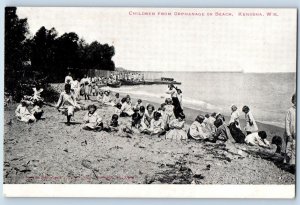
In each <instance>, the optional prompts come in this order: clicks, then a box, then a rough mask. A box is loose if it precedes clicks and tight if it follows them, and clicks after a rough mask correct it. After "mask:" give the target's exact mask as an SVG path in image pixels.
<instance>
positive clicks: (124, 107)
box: [121, 102, 134, 116]
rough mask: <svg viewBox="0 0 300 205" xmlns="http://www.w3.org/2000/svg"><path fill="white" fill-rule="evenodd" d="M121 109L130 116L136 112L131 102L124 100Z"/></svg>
mask: <svg viewBox="0 0 300 205" xmlns="http://www.w3.org/2000/svg"><path fill="white" fill-rule="evenodd" d="M121 111H122V112H124V113H126V114H127V115H129V116H131V115H133V113H134V112H133V110H132V108H131V103H127V102H124V103H123V104H122V107H121Z"/></svg>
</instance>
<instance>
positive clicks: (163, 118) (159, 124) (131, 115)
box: [15, 76, 295, 155]
mask: <svg viewBox="0 0 300 205" xmlns="http://www.w3.org/2000/svg"><path fill="white" fill-rule="evenodd" d="M81 81H82V82H83V81H85V80H84V79H83V80H81ZM83 84H86V83H85V82H83ZM87 85H88V84H87ZM78 86H80V83H76V82H75V83H74V81H73V80H72V79H71V78H69V77H68V76H67V77H66V81H65V90H64V91H63V92H62V93H61V94H60V97H59V100H58V102H57V104H56V108H57V109H58V110H59V111H61V112H62V113H63V114H64V115H66V116H67V125H70V121H71V117H72V116H74V112H75V111H77V110H82V109H84V107H83V106H82V105H80V104H78V100H79V98H80V92H79V90H78ZM178 90H179V89H177V88H176V89H175V88H174V86H173V87H172V86H169V90H168V91H167V92H166V93H167V94H170V97H169V98H166V99H165V102H164V103H162V104H161V105H160V107H159V108H157V109H155V107H154V106H153V105H152V104H146V105H144V104H143V102H142V100H141V99H139V100H138V101H137V102H136V104H132V100H131V98H130V96H129V95H127V96H125V97H124V98H121V97H120V95H119V93H116V94H115V95H112V94H111V92H110V91H109V90H106V91H103V90H101V89H99V90H98V91H97V97H96V99H97V102H98V105H99V106H100V107H101V106H111V107H114V109H115V110H114V113H113V114H112V116H111V120H110V121H108V122H104V121H103V119H102V117H101V115H100V114H99V113H98V112H97V106H96V105H90V106H88V108H87V112H86V114H85V116H84V119H83V121H84V125H83V127H82V128H83V129H85V130H93V131H106V132H118V134H119V135H121V136H127V137H130V136H131V134H132V133H133V132H139V133H143V134H146V135H151V136H164V137H165V138H166V139H174V140H187V139H194V140H200V141H204V142H205V141H210V142H216V141H223V142H226V141H232V142H235V143H246V144H247V145H250V146H260V147H263V148H270V142H268V141H267V140H266V138H267V134H266V132H265V131H259V130H258V127H257V124H256V121H255V119H254V117H253V114H252V112H251V111H250V108H249V107H248V106H244V107H243V108H242V111H243V112H244V113H245V120H246V126H245V128H244V129H245V132H246V135H245V134H244V133H243V131H242V129H241V125H240V121H239V118H240V116H239V112H238V108H237V106H235V105H233V106H232V107H231V111H232V112H231V117H230V120H229V122H228V124H227V123H226V122H225V117H224V116H223V115H222V114H220V113H212V114H210V115H209V114H206V115H198V116H197V117H196V119H195V121H194V122H193V123H192V124H191V125H190V127H189V128H188V129H186V126H185V115H184V113H183V109H182V95H181V97H179V96H180V94H181V93H182V92H181V91H180V92H178ZM33 91H34V94H33V97H32V99H31V100H32V101H31V102H32V103H31V104H33V106H34V107H33V108H32V109H31V111H29V110H28V106H29V105H30V103H29V102H28V101H27V100H25V99H23V100H22V101H21V104H20V105H19V106H18V107H17V109H16V112H15V113H16V116H17V118H18V119H19V120H20V121H23V122H34V121H36V120H38V119H41V116H42V114H43V110H42V104H43V101H42V99H41V97H40V94H41V92H42V91H43V90H41V89H37V88H34V89H33ZM83 95H84V97H85V99H89V98H88V97H87V96H86V92H84V93H83ZM292 101H293V104H294V105H295V97H293V100H292ZM120 117H123V118H128V120H125V121H126V122H128V123H123V124H120V123H119V118H120ZM291 118H293V119H291ZM289 120H290V121H291V120H294V121H295V106H294V107H292V108H291V111H289ZM287 123H290V124H293V123H295V122H287ZM293 126H294V127H292V128H291V129H292V131H289V133H287V134H286V135H287V138H288V140H289V141H288V142H290V143H289V144H290V146H288V148H289V149H290V150H292V151H290V153H292V154H293V153H294V155H295V151H294V150H295V125H293ZM291 129H290V130H291ZM291 133H292V134H291ZM279 138H280V137H278V136H275V137H274V138H273V140H272V143H274V144H276V145H277V147H280V148H281V146H282V141H280V140H279ZM276 152H281V150H280V149H277V151H276Z"/></svg>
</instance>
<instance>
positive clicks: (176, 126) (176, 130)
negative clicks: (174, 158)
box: [166, 119, 187, 140]
mask: <svg viewBox="0 0 300 205" xmlns="http://www.w3.org/2000/svg"><path fill="white" fill-rule="evenodd" d="M184 123H185V122H184V121H179V120H178V119H174V120H172V121H171V122H170V130H169V131H168V132H167V134H166V139H173V140H186V139H187V134H186V132H185V130H184Z"/></svg>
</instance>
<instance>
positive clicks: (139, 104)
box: [133, 99, 143, 110]
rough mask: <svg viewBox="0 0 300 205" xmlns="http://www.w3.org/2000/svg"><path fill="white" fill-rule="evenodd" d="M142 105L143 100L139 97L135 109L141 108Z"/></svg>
mask: <svg viewBox="0 0 300 205" xmlns="http://www.w3.org/2000/svg"><path fill="white" fill-rule="evenodd" d="M141 106H143V104H142V100H141V99H138V101H137V103H136V104H135V105H134V106H133V109H137V110H139V109H140V107H141Z"/></svg>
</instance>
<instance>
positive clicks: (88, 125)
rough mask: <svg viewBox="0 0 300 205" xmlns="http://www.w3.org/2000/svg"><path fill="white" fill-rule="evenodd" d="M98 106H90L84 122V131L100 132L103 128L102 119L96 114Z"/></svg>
mask: <svg viewBox="0 0 300 205" xmlns="http://www.w3.org/2000/svg"><path fill="white" fill-rule="evenodd" d="M96 110H97V107H96V105H89V106H88V111H87V113H86V114H85V116H84V118H83V121H84V123H85V124H84V125H83V127H82V129H84V130H97V131H100V130H102V128H103V123H102V118H101V117H100V116H99V115H98V113H97V112H96Z"/></svg>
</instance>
